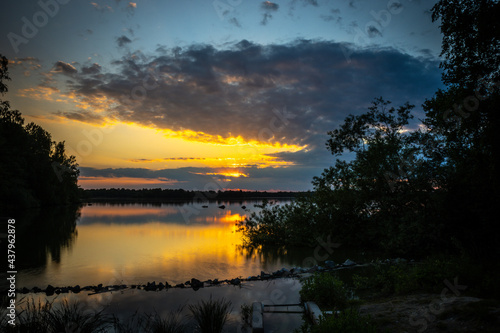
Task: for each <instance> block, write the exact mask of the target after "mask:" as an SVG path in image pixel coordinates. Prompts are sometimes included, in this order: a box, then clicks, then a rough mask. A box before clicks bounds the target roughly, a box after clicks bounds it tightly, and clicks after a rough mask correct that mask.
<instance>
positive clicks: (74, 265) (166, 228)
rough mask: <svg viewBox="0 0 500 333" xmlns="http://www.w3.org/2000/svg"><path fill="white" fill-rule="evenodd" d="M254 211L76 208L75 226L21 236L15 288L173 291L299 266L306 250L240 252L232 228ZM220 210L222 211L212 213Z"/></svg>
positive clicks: (233, 206)
mask: <svg viewBox="0 0 500 333" xmlns="http://www.w3.org/2000/svg"><path fill="white" fill-rule="evenodd" d="M256 203H260V202H257V201H245V202H237V203H235V202H224V203H221V202H219V203H203V204H202V203H200V204H198V203H178V204H165V203H163V204H155V205H153V204H137V203H135V204H93V205H91V206H85V207H82V208H81V209H80V210H79V212H78V215H79V216H78V217H77V218H76V220H75V221H74V225H73V226H72V225H71V221H64V223H62V224H61V226H59V225H57V223H56V221H54V222H52V223H53V224H54V225H52V224H51V223H48V225H49V227H48V228H43V230H37V229H36V228H34V229H33V228H27V230H26V232H25V233H22V234H21V235H19V236H18V238H19V239H18V244H19V247H21V246H23V248H25V249H29V251H28V253H25V255H24V258H19V260H18V264H20V265H21V264H24V265H23V266H24V267H23V269H21V270H20V271H19V274H18V284H17V285H18V287H27V288H32V287H34V286H38V287H41V288H44V287H45V286H47V285H48V284H51V285H53V286H68V285H77V284H78V285H80V286H84V285H91V284H99V283H102V284H104V285H111V284H117V283H120V284H127V285H129V284H135V283H146V282H148V281H156V282H157V283H158V282H159V281H163V282H164V281H168V282H169V283H170V284H175V283H181V282H185V281H187V280H190V279H191V278H193V277H194V278H197V279H200V280H207V279H215V278H218V279H230V278H235V277H239V276H242V277H247V276H250V275H258V274H260V271H261V270H264V271H266V272H271V271H275V270H278V269H281V268H282V267H291V266H301V265H302V264H303V263H304V262H303V261H304V259H305V258H306V257H308V256H311V255H312V250H311V253H306V252H305V251H303V250H296V251H293V250H292V251H288V252H285V253H279V254H278V253H275V252H274V253H273V252H272V251H271V252H262V251H260V250H248V249H245V248H244V247H242V234H241V233H240V232H237V227H236V225H235V224H236V223H237V222H238V221H241V220H242V219H244V217H245V216H247V215H249V214H250V213H251V212H253V211H257V210H258V209H259V208H255V207H254V204H256ZM283 203H285V202H283V201H282V202H281V204H283ZM222 204H224V205H225V206H226V207H225V209H220V208H218V206H219V205H222ZM202 205H208V208H203V207H202ZM242 206H246V209H243V208H242ZM52 218H53V219H55V220H57V216H56V217H52ZM61 218H62V217H61ZM42 222H43V221H36V222H34V223H36V224H37V225H42ZM47 229H48V230H47ZM65 229H67V230H65ZM65 231H66V232H65ZM40 237H42V238H51V237H53V238H60V239H55V240H54V242H51V241H49V240H47V239H46V240H47V241H48V242H47V244H43V242H41V240H40ZM40 243H42V244H40ZM23 244H24V245H23ZM22 261H24V262H22ZM21 262H22V263H21Z"/></svg>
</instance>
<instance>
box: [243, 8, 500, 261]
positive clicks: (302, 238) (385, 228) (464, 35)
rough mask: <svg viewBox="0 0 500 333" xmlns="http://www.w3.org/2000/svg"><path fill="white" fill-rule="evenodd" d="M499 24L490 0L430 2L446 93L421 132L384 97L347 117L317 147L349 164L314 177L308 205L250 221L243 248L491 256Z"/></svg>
mask: <svg viewBox="0 0 500 333" xmlns="http://www.w3.org/2000/svg"><path fill="white" fill-rule="evenodd" d="M499 15H500V4H499V3H498V1H491V0H477V1H444V0H441V1H439V2H438V3H437V4H436V5H435V6H434V7H433V9H432V17H433V20H434V21H440V23H441V25H440V28H441V31H442V33H443V36H444V37H443V47H442V54H441V55H442V56H443V59H444V60H443V62H442V63H441V67H442V68H443V69H444V71H443V82H444V83H445V85H446V87H447V89H446V90H441V89H440V90H438V91H437V92H436V94H435V95H434V96H433V97H432V98H430V99H428V100H427V101H426V102H425V103H424V104H423V109H424V111H425V115H426V117H425V119H423V125H424V127H423V128H421V129H418V130H415V131H408V130H407V125H408V124H409V121H410V120H411V119H412V118H413V115H412V109H413V108H414V106H413V105H410V104H409V103H406V104H404V105H402V106H399V107H393V106H391V103H390V102H389V101H386V100H384V99H382V98H377V99H375V101H374V102H373V105H372V107H370V108H369V109H368V111H367V112H366V113H364V114H362V115H358V116H353V115H351V116H349V117H347V118H346V119H345V121H344V124H343V125H342V126H340V128H337V129H334V130H332V131H331V132H329V133H328V134H329V136H330V138H329V139H328V141H327V143H326V145H327V149H328V150H329V151H330V152H331V153H332V154H333V155H334V156H340V155H342V154H343V153H344V152H346V151H348V152H352V153H354V154H355V156H356V157H355V159H353V160H352V161H345V160H341V159H337V160H336V162H335V164H334V165H333V166H332V167H330V168H328V169H326V170H324V172H323V173H322V174H321V176H318V177H315V178H314V180H313V185H314V192H313V195H312V196H310V197H307V198H305V199H302V200H296V201H294V202H293V203H292V204H290V205H288V206H281V207H278V206H275V207H272V206H266V207H264V209H263V210H262V211H261V212H260V213H258V214H254V215H252V216H250V217H249V218H247V220H246V221H245V222H244V223H243V224H242V225H241V229H242V230H243V231H244V232H245V236H246V238H247V242H248V243H249V244H252V245H257V244H272V245H276V244H280V245H308V244H309V245H310V244H311V241H313V240H314V239H317V237H319V236H324V235H328V234H329V235H331V237H332V239H333V240H335V241H336V242H339V243H343V244H345V245H344V246H351V247H356V248H360V247H365V248H378V249H382V250H386V251H387V252H389V253H392V254H393V255H409V256H425V255H428V254H429V253H432V252H435V251H437V250H440V251H458V252H460V251H465V252H467V253H469V254H471V255H473V256H474V257H475V258H481V259H485V258H490V259H491V258H496V256H497V255H498V254H499V252H500V247H499V246H498V244H499V243H500V234H499V233H498V232H497V231H496V230H497V226H498V220H499V219H498V211H497V209H498V207H499V204H500V184H499V173H500V170H499V168H498V163H499V161H500V154H499V151H500V112H499V110H500V93H499V88H500V69H499V68H500V57H498V54H499V52H500V23H499V22H500V21H498V17H499ZM395 84H396V83H395ZM313 242H314V241H313ZM313 246H314V244H313Z"/></svg>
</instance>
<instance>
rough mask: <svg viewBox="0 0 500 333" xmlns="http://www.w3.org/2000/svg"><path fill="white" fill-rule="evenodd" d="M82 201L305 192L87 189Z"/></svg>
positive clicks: (275, 195)
mask: <svg viewBox="0 0 500 333" xmlns="http://www.w3.org/2000/svg"><path fill="white" fill-rule="evenodd" d="M82 193H83V197H82V198H83V199H84V200H87V201H92V200H113V199H117V200H121V199H127V200H131V201H134V200H137V201H147V200H160V201H210V200H249V199H272V198H295V197H297V196H299V195H304V194H305V192H286V191H280V192H266V191H241V190H226V191H195V190H193V191H188V190H183V189H161V188H154V189H125V188H120V189H118V188H110V189H106V188H103V189H89V190H84V191H83V192H82Z"/></svg>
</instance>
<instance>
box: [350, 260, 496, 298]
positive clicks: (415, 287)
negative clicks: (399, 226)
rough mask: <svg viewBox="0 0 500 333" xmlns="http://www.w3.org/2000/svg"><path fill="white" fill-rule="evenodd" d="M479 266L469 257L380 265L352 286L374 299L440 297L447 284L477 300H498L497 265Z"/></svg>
mask: <svg viewBox="0 0 500 333" xmlns="http://www.w3.org/2000/svg"><path fill="white" fill-rule="evenodd" d="M486 265H487V266H485V264H484V263H481V262H478V261H476V260H474V259H473V258H471V257H466V256H443V255H440V256H432V257H429V258H426V259H425V260H422V261H421V262H418V263H408V262H406V261H402V262H400V263H398V264H386V263H377V264H376V265H375V266H374V267H373V270H371V271H369V272H365V274H354V275H353V276H352V286H353V288H354V290H355V291H357V292H359V293H368V294H370V295H371V297H376V296H390V295H404V294H410V293H414V292H429V293H440V292H442V290H443V288H445V287H447V285H446V284H445V281H446V280H447V281H449V283H451V284H454V283H455V279H456V281H457V282H456V283H458V284H459V285H463V286H466V287H467V289H466V290H467V293H468V294H471V295H475V296H478V297H486V298H499V297H500V287H499V286H498V283H496V281H497V279H498V276H500V266H499V264H498V263H488V264H486Z"/></svg>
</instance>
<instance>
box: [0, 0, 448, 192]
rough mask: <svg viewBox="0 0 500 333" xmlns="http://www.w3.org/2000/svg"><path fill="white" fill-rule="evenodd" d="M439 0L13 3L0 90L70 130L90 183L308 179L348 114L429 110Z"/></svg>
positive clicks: (261, 186)
mask: <svg viewBox="0 0 500 333" xmlns="http://www.w3.org/2000/svg"><path fill="white" fill-rule="evenodd" d="M434 3H435V1H426V0H420V1H417V0H413V1H410V0H400V1H397V0H389V1H387V0H381V1H373V0H350V1H349V0H335V1H334V0H331V1H328V0H324V1H322V0H287V1H276V2H269V1H264V2H263V1H254V0H215V1H212V0H203V1H201V0H185V1H175V2H174V1H170V0H167V1H160V0H144V1H143V0H138V1H136V2H135V1H134V2H128V1H120V0H95V2H94V1H92V0H90V1H80V0H41V1H27V0H21V1H8V2H4V3H3V4H2V11H1V12H0V27H1V29H0V31H1V34H0V53H1V54H3V55H4V56H6V57H7V58H8V59H9V61H10V65H9V71H10V76H11V78H12V81H10V82H8V86H9V92H8V94H6V95H5V96H4V97H3V98H2V99H4V100H9V101H10V102H11V106H12V107H13V108H14V109H18V110H20V111H21V112H22V114H23V116H24V117H25V118H26V120H27V122H30V121H34V122H36V123H38V124H40V125H41V126H43V127H44V128H45V129H46V130H48V131H49V132H50V133H51V134H52V136H53V139H54V140H57V141H63V140H64V141H65V142H66V147H67V151H68V153H70V154H72V155H75V156H76V158H77V161H78V163H79V165H80V170H81V175H80V179H79V184H80V185H81V186H82V187H83V188H103V187H119V188H121V187H125V188H157V187H161V188H184V189H190V190H191V189H201V190H203V189H244V190H267V191H274V190H293V191H295V190H308V189H311V188H312V187H311V180H312V177H313V176H318V175H320V173H321V172H322V170H323V169H324V168H326V167H328V166H330V165H332V164H333V163H334V157H333V156H332V155H331V154H329V152H328V151H327V150H326V147H325V142H326V140H327V139H328V135H327V132H328V131H329V130H333V129H335V128H336V127H337V126H339V125H340V124H341V123H342V121H343V120H344V118H345V117H346V116H347V115H348V114H351V113H352V114H359V113H361V112H364V111H366V109H367V107H369V106H370V104H371V102H372V101H373V99H374V98H375V97H380V96H383V97H384V98H385V99H388V100H390V101H392V102H393V104H394V105H396V106H397V105H399V104H402V103H404V102H406V101H409V102H410V103H412V104H415V105H416V109H415V111H416V115H417V117H418V116H419V115H420V118H422V117H423V113H422V111H421V104H422V103H423V102H424V100H425V99H426V98H430V97H431V96H432V95H433V93H434V92H435V91H436V90H437V88H440V87H442V84H441V82H440V77H441V70H440V69H439V67H438V66H439V60H440V59H439V53H440V46H441V34H440V32H439V22H435V23H433V22H432V21H431V16H430V9H431V8H432V6H433V4H434ZM417 117H416V118H417ZM412 126H413V127H416V126H417V123H416V122H415V123H413V124H412Z"/></svg>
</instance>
